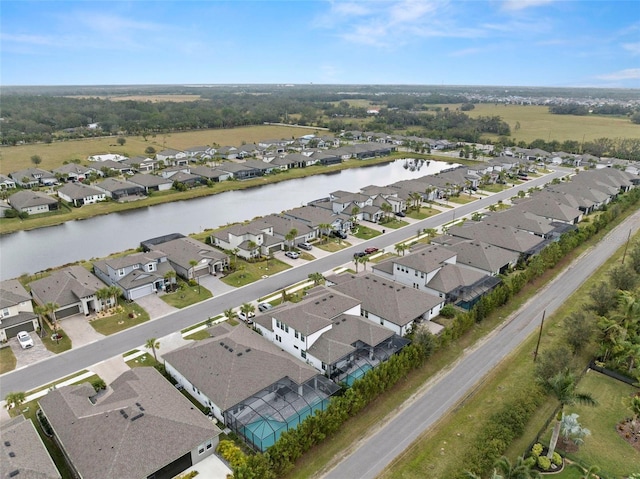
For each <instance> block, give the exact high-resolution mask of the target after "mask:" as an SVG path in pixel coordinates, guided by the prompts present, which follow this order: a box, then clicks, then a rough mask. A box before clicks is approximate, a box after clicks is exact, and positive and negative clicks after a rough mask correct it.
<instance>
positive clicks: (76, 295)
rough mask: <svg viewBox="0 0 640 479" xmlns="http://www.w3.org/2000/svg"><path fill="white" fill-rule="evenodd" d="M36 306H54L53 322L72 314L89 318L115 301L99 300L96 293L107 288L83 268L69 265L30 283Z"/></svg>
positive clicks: (112, 299) (111, 299)
mask: <svg viewBox="0 0 640 479" xmlns="http://www.w3.org/2000/svg"><path fill="white" fill-rule="evenodd" d="M29 286H30V288H31V296H32V298H33V300H34V301H35V303H36V304H38V305H40V306H44V305H45V304H47V303H53V304H57V305H58V308H57V309H56V310H55V312H54V316H55V320H60V319H63V318H66V317H68V316H73V315H74V314H80V313H82V314H84V315H85V316H88V315H90V314H92V313H97V312H100V311H102V310H103V309H105V308H108V307H111V306H113V304H114V298H108V299H98V297H97V296H96V292H97V291H98V290H100V289H104V288H106V287H107V285H106V284H105V283H103V282H102V281H100V279H98V278H96V277H95V276H94V275H92V274H91V273H90V272H89V271H87V270H86V269H85V268H83V267H82V266H69V267H67V268H64V269H61V270H58V271H55V272H53V273H52V274H51V275H49V276H45V277H44V278H41V279H37V280H35V281H32V282H31V283H29Z"/></svg>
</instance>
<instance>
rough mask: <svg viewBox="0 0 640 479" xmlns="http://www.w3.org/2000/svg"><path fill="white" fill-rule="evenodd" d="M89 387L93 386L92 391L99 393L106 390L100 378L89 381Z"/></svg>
mask: <svg viewBox="0 0 640 479" xmlns="http://www.w3.org/2000/svg"><path fill="white" fill-rule="evenodd" d="M91 385H92V386H93V389H95V390H96V392H98V391H100V390H101V389H106V387H107V385H106V384H105V382H104V381H103V380H102V379H101V378H98V379H94V380H93V381H91Z"/></svg>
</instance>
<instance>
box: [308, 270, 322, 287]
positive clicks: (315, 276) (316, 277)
mask: <svg viewBox="0 0 640 479" xmlns="http://www.w3.org/2000/svg"><path fill="white" fill-rule="evenodd" d="M308 278H309V279H310V280H311V281H313V285H314V286H318V285H319V284H320V283H322V281H324V276H322V273H317V272H316V273H310V274H309V276H308Z"/></svg>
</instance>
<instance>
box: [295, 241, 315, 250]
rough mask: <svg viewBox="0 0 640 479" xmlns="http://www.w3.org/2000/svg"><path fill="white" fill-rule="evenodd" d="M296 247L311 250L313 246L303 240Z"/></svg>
mask: <svg viewBox="0 0 640 479" xmlns="http://www.w3.org/2000/svg"><path fill="white" fill-rule="evenodd" d="M298 248H300V249H304V250H307V251H311V250H312V249H313V246H312V245H311V243H307V242H306V241H305V242H304V243H298Z"/></svg>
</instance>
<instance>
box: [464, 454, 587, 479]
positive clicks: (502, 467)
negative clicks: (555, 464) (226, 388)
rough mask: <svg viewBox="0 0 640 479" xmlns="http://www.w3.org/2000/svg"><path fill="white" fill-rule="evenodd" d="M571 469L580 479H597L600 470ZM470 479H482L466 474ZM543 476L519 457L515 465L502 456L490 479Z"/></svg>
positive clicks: (575, 467)
mask: <svg viewBox="0 0 640 479" xmlns="http://www.w3.org/2000/svg"><path fill="white" fill-rule="evenodd" d="M571 467H573V468H574V469H576V470H577V471H578V472H579V473H580V476H579V479H594V478H595V479H597V477H598V475H597V474H598V472H600V468H599V467H598V466H590V467H589V468H587V469H584V468H583V467H581V466H580V465H578V464H571ZM466 476H467V478H469V479H482V478H481V476H479V475H477V474H474V473H472V472H467V473H466ZM541 478H542V474H540V472H538V471H536V470H535V469H533V463H532V462H531V461H528V460H526V459H524V458H523V457H518V458H517V459H516V461H515V462H514V463H511V461H509V458H507V457H505V456H502V457H501V458H500V459H498V460H497V461H496V463H495V469H494V470H493V472H492V473H491V475H490V476H489V479H541Z"/></svg>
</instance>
